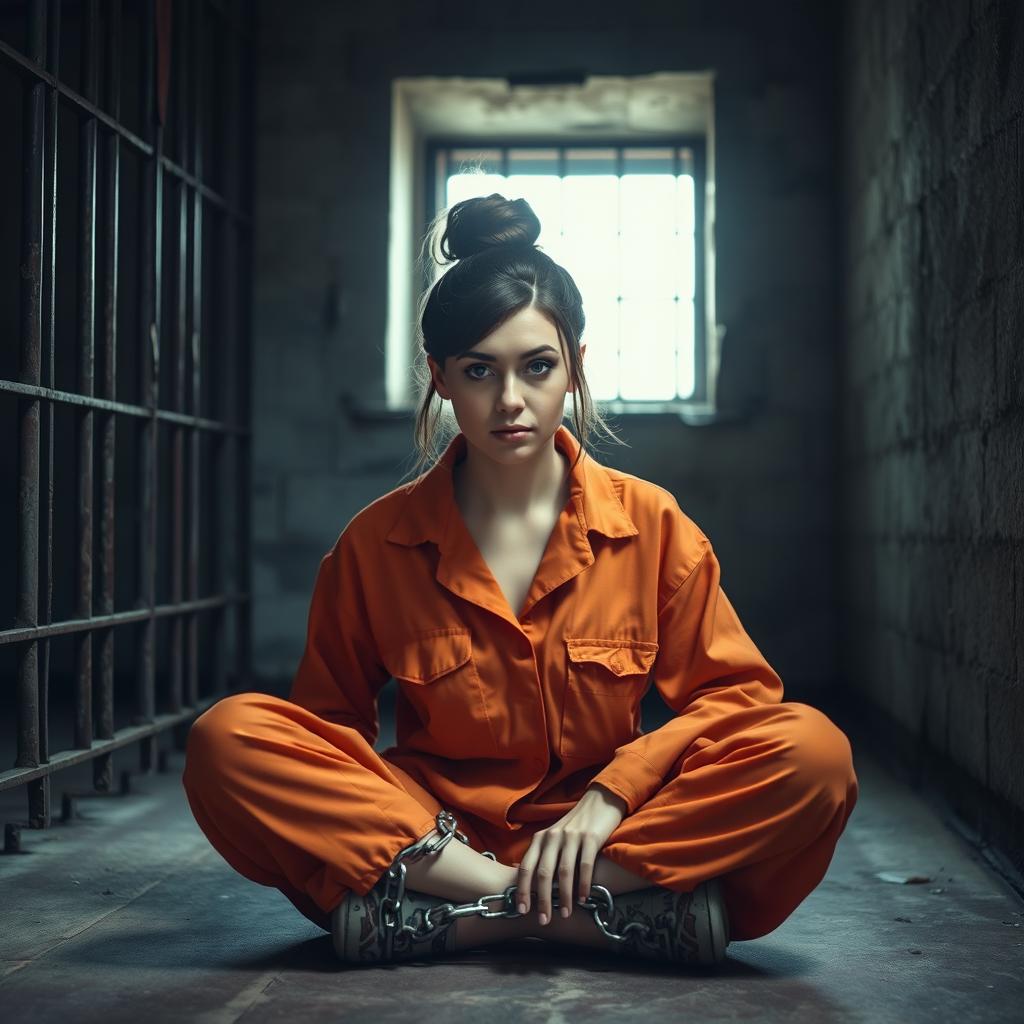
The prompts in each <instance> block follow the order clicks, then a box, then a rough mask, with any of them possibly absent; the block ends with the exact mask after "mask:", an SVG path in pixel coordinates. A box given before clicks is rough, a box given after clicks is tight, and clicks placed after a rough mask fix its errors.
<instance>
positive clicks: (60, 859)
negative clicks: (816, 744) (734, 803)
mask: <svg viewBox="0 0 1024 1024" xmlns="http://www.w3.org/2000/svg"><path fill="white" fill-rule="evenodd" d="M837 724H840V725H841V726H842V725H843V723H842V722H841V721H839V720H838V719H837ZM645 725H646V723H645ZM848 735H850V736H851V742H852V743H853V747H854V763H855V767H856V769H857V774H858V778H859V780H860V784H861V795H860V801H859V803H858V806H857V808H856V810H855V811H854V814H853V816H852V818H851V819H850V823H849V825H848V826H847V830H846V832H845V833H844V834H843V837H842V838H841V840H840V843H839V846H838V848H837V850H836V855H835V858H834V859H833V861H832V864H831V866H830V868H829V871H828V874H827V875H826V877H825V879H824V880H823V882H822V883H821V885H820V886H819V887H818V888H817V889H816V890H815V891H814V892H813V893H812V894H811V895H810V896H809V897H808V899H807V900H805V901H804V903H803V904H802V905H801V906H800V907H799V908H798V909H797V910H796V912H795V913H794V914H793V915H792V916H791V917H790V918H789V919H788V920H787V921H786V922H785V923H784V924H783V925H782V926H781V927H779V928H777V929H776V930H775V931H774V932H772V933H771V934H769V935H767V936H764V937H762V938H760V939H756V940H753V941H750V942H736V943H733V944H732V945H730V946H729V960H728V963H727V964H726V965H725V966H724V968H722V969H720V970H719V971H718V972H717V973H707V972H703V971H701V970H700V969H689V970H687V971H685V972H680V971H679V970H677V969H672V968H671V967H668V966H667V965H659V964H650V963H647V962H636V961H631V962H626V961H623V960H621V959H619V958H617V957H616V956H615V955H614V954H604V953H596V952H593V951H589V950H581V949H574V948H571V947H562V946H556V945H552V944H550V943H547V942H544V941H541V940H524V941H523V942H519V943H515V944H507V945H505V946H500V947H489V948H482V949H479V950H474V951H469V952H465V953H460V954H457V955H456V957H455V958H453V959H450V960H447V961H444V962H442V961H421V962H414V963H408V964H398V965H391V966H385V967H351V966H349V965H346V964H341V963H339V962H337V961H336V960H335V959H334V957H333V952H332V949H331V944H330V938H329V936H328V935H327V934H326V933H325V932H322V931H320V930H319V929H318V928H316V927H315V926H314V925H312V924H310V923H309V922H308V921H306V919H305V918H303V917H301V916H300V915H299V914H298V913H297V912H296V911H295V909H294V908H293V907H292V905H291V904H290V903H289V902H288V901H287V900H286V899H285V897H284V896H283V895H281V894H280V893H278V892H277V891H276V890H274V889H270V888H265V887H262V886H259V885H256V884H254V883H252V882H249V881H248V880H246V879H244V878H242V877H241V876H240V875H238V874H236V873H235V872H234V871H233V870H232V869H231V868H230V867H228V865H227V864H226V863H225V862H224V861H223V860H221V858H220V856H219V855H218V854H217V853H216V852H215V851H214V850H213V849H212V848H211V847H210V846H209V844H208V843H207V841H206V839H205V837H204V836H203V835H202V833H201V832H200V831H199V829H198V827H197V826H196V824H195V822H194V820H193V819H192V817H191V814H190V813H189V810H188V806H187V804H186V802H185V798H184V793H183V791H182V789H181V786H180V782H179V779H180V773H181V768H182V762H183V755H182V754H180V753H176V752H172V753H171V754H170V757H169V770H168V771H167V772H166V773H165V774H159V773H154V774H150V775H148V776H136V777H134V779H133V791H132V792H131V793H130V794H129V795H127V796H120V795H118V796H113V797H90V798H87V799H82V800H80V801H79V802H78V805H77V808H78V810H77V813H78V816H77V817H76V818H75V819H74V820H73V821H71V822H69V823H67V824H62V823H61V822H60V821H59V812H60V793H61V791H62V789H65V788H69V787H77V786H84V785H85V783H87V782H88V780H89V769H88V768H85V769H84V770H83V769H72V770H69V771H67V772H62V773H61V774H60V775H58V776H56V777H55V778H54V789H53V798H54V804H55V807H56V819H57V820H55V822H54V825H53V827H52V828H51V829H49V830H39V831H33V830H29V829H24V830H23V831H22V847H23V852H22V853H21V854H12V855H9V856H0V900H2V904H0V914H2V921H3V928H2V929H0V1008H2V1011H3V1015H4V1017H5V1018H6V1019H8V1020H19V1019H31V1020H35V1021H44V1022H45V1021H52V1020H58V1019H59V1020H62V1021H73V1022H76V1024H77V1022H80V1021H81V1022H85V1021H100V1020H103V1021H104V1022H115V1021H119V1020H125V1021H127V1020H132V1021H135V1020H137V1019H138V1018H139V1017H140V1015H142V1016H144V1017H145V1018H146V1019H147V1021H148V1022H158V1021H164V1020H188V1021H198V1022H210V1024H214V1022H216V1024H220V1022H228V1021H236V1020H242V1019H244V1020H246V1021H255V1020H267V1021H271V1020H285V1019H288V1020H291V1019H295V1018H301V1019H302V1020H303V1021H314V1022H315V1021H320V1020H333V1019H336V1018H339V1017H341V1018H343V1019H344V1020H346V1021H358V1020H369V1019H371V1018H372V1019H373V1020H374V1021H381V1022H386V1021H391V1020H395V1021H406V1020H409V1019H411V1017H412V1015H413V1014H415V1013H417V1012H422V1009H423V1007H424V1005H426V1006H429V1008H430V1011H431V1012H432V1013H441V1014H443V1017H444V1019H445V1021H447V1022H452V1021H463V1020H466V1021H477V1020H479V1019H481V1018H484V1017H486V1019H488V1020H490V1021H492V1022H494V1024H498V1022H503V1021H562V1020H563V1019H566V1018H570V1017H573V1016H576V1015H586V1018H587V1020H588V1021H589V1022H590V1024H596V1022H600V1021H606V1020H607V1021H616V1022H622V1021H631V1020H634V1019H636V1020H640V1019H645V1020H647V1019H650V1017H651V1015H652V1014H654V1015H657V1016H659V1017H670V1016H675V1015H677V1014H678V1015H684V1014H685V1015H686V1016H687V1017H690V1018H692V1019H695V1020H700V1021H701V1022H702V1024H712V1022H717V1021H736V1020H755V1021H766V1022H773V1021H776V1020H778V1021H786V1022H787V1024H792V1022H793V1021H809V1022H810V1021H813V1022H816V1024H820V1022H830V1021H871V1022H873V1024H884V1022H890V1021H891V1022H894V1024H896V1022H898V1024H908V1022H916V1021H929V1022H936V1021H939V1022H941V1021H957V1022H968V1021H984V1022H993V1021H1013V1022H1018V1024H1019V1022H1020V1021H1022V1020H1024V1010H1022V1007H1024V927H1022V925H1024V904H1022V903H1021V901H1020V900H1019V899H1018V898H1017V896H1016V895H1015V893H1014V891H1013V889H1012V888H1011V887H1010V886H1008V885H1007V884H1006V883H1005V882H1004V881H1003V880H1002V879H1001V878H1000V877H999V875H998V874H996V873H995V872H993V871H992V870H991V868H990V867H989V866H988V864H987V863H986V862H985V860H984V859H983V858H982V857H981V856H980V855H979V854H978V853H976V852H975V851H974V849H973V848H972V847H971V846H969V845H968V844H967V843H966V842H965V841H964V840H963V839H962V838H961V837H960V835H958V834H957V832H955V831H954V830H952V829H950V828H949V827H947V826H946V825H945V824H944V823H943V820H942V818H941V816H940V814H939V813H938V812H937V811H936V810H934V809H933V808H932V806H931V805H930V804H928V803H926V802H924V801H923V800H922V799H921V798H920V797H918V796H917V795H916V794H915V793H914V792H913V791H911V790H910V789H908V788H907V787H906V785H904V784H903V783H901V782H900V781H899V780H898V779H896V778H894V777H892V776H890V775H888V774H886V772H885V770H884V769H883V768H882V767H881V766H880V764H879V762H878V761H876V760H875V759H874V757H873V756H872V755H871V753H870V751H869V750H868V749H867V748H866V747H865V746H864V745H862V744H861V743H860V742H859V741H858V739H857V737H856V735H854V734H853V733H851V732H849V731H848ZM131 756H133V755H129V754H128V753H125V754H122V755H121V757H120V758H118V759H116V766H117V769H118V771H120V770H121V769H122V768H131V767H134V765H133V764H132V763H131V762H130V757H131ZM6 763H11V762H10V761H7V762H6ZM76 773H78V774H76ZM0 810H2V812H3V820H4V821H5V822H7V821H14V820H20V819H23V818H24V815H25V805H24V792H23V790H14V791H7V792H4V793H0ZM887 871H888V872H906V873H916V874H921V875H924V876H927V877H928V879H929V880H930V881H928V882H926V883H921V884H894V883H892V882H886V881H883V880H881V879H880V878H879V877H878V875H879V873H880V872H887ZM423 1000H426V1001H427V1002H426V1003H425V1004H424V1002H423Z"/></svg>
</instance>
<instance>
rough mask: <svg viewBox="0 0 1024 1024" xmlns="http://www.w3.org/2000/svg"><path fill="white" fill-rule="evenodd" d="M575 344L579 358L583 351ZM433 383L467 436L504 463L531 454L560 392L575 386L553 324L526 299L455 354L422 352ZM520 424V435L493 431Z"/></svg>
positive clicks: (544, 435)
mask: <svg viewBox="0 0 1024 1024" xmlns="http://www.w3.org/2000/svg"><path fill="white" fill-rule="evenodd" d="M586 347H587V346H586V345H581V346H580V358H581V359H582V357H583V353H584V352H585V351H586ZM427 364H428V365H429V367H430V372H431V375H432V376H433V379H434V387H435V388H436V389H437V393H438V394H439V395H440V396H441V397H442V398H447V399H449V400H450V401H451V403H452V410H453V412H454V413H455V419H456V420H457V421H458V424H459V428H460V429H461V430H462V432H463V434H465V435H466V440H467V441H468V442H469V443H470V444H473V445H475V446H476V447H477V448H479V449H480V450H481V451H482V452H484V453H485V454H487V455H488V456H489V457H491V458H494V459H496V460H498V461H502V462H507V461H512V460H520V461H521V460H523V459H526V458H529V457H531V456H534V455H536V454H537V452H538V451H539V450H540V449H541V448H542V447H543V446H544V445H546V444H547V443H548V441H549V440H550V438H551V437H552V436H553V435H554V433H555V431H556V430H557V429H558V426H559V424H560V423H561V422H562V413H563V409H564V404H565V395H566V393H567V392H569V391H572V390H573V388H572V386H571V384H570V380H569V366H568V364H567V362H566V357H565V353H564V352H563V351H562V346H561V344H560V342H559V338H558V331H557V330H556V329H555V325H554V324H553V323H552V322H551V321H550V320H549V319H548V318H547V317H546V316H544V314H543V313H541V312H540V311H539V310H537V309H535V308H534V307H532V306H528V307H526V308H525V309H521V310H520V311H519V312H518V313H516V315H515V316H513V317H510V318H509V319H508V320H506V321H505V322H504V323H503V324H502V325H501V326H500V327H498V328H497V329H496V330H494V331H492V332H491V333H490V334H488V335H487V337H486V338H484V339H483V340H481V341H479V342H478V343H477V344H476V345H474V346H473V347H472V348H471V349H470V350H469V351H468V352H465V353H463V354H462V355H460V356H449V357H448V358H447V359H445V367H444V370H443V372H442V370H441V367H440V366H439V364H438V363H437V361H436V360H435V359H434V358H433V357H432V356H429V355H428V356H427ZM514 424H515V425H522V426H524V427H527V428H528V432H527V433H526V434H524V435H523V436H522V437H521V438H513V439H509V440H502V439H501V437H499V436H498V435H496V434H495V433H494V431H496V430H498V429H499V428H501V427H509V426H512V425H514Z"/></svg>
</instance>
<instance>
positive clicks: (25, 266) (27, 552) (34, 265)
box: [14, 0, 46, 818]
mask: <svg viewBox="0 0 1024 1024" xmlns="http://www.w3.org/2000/svg"><path fill="white" fill-rule="evenodd" d="M28 45H29V51H30V53H31V54H32V59H33V60H35V61H38V62H39V63H40V64H45V61H46V8H45V6H44V4H43V2H42V0H33V2H32V6H31V8H30V12H29V35H28ZM45 92H46V87H45V86H44V85H42V84H39V83H33V84H32V85H31V86H30V87H29V88H28V89H26V91H25V98H24V144H23V145H24V154H25V159H24V170H23V173H22V184H21V190H22V219H21V324H20V334H21V347H20V352H19V364H20V365H19V370H18V372H19V374H20V375H21V376H22V377H24V378H25V379H27V380H28V381H30V382H32V383H38V382H39V379H40V348H41V345H42V273H43V259H42V247H43V156H44V145H45V139H44V133H45V127H44V121H43V115H44V111H45V100H46V95H45ZM18 421H19V422H18V556H17V558H18V561H17V573H18V604H17V611H16V618H17V622H18V624H19V625H20V626H27V627H30V628H31V627H34V626H36V625H37V623H38V617H39V401H38V399H36V400H21V401H19V402H18ZM18 655H19V657H18V737H17V752H16V755H15V762H14V763H15V765H16V766H18V767H25V768H31V767H35V766H36V765H38V764H39V645H38V643H37V642H35V641H31V642H29V643H27V644H25V646H24V647H23V648H22V649H21V650H19V652H18ZM32 810H33V809H32V806H31V798H30V808H29V813H30V818H31V817H32Z"/></svg>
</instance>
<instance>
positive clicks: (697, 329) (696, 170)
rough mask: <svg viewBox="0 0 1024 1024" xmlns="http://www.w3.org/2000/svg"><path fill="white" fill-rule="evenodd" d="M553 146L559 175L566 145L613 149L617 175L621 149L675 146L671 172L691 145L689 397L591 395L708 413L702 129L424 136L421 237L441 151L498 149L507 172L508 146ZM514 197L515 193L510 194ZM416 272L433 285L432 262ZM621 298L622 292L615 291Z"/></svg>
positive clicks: (607, 402) (614, 409) (434, 209)
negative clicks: (631, 133) (659, 132)
mask: <svg viewBox="0 0 1024 1024" xmlns="http://www.w3.org/2000/svg"><path fill="white" fill-rule="evenodd" d="M531 147H537V148H543V149H557V150H558V151H559V164H560V170H559V174H560V176H564V173H565V151H566V150H567V149H588V148H595V149H597V148H601V149H615V150H616V174H617V175H618V176H620V177H621V175H622V167H623V150H624V149H648V148H650V149H664V148H666V147H672V148H673V149H675V150H676V151H677V152H676V156H675V166H676V171H675V173H676V174H677V175H678V174H679V173H681V172H680V170H679V167H680V159H679V154H678V150H679V149H683V148H686V149H690V150H691V151H692V153H693V179H694V346H693V349H694V358H693V362H694V367H693V369H694V390H693V394H692V395H690V396H689V397H687V398H674V399H601V400H597V399H595V404H596V405H598V406H600V408H601V409H602V411H604V412H607V413H612V414H619V413H642V414H652V413H677V414H693V413H694V412H695V411H696V410H700V413H701V414H705V415H706V414H708V413H710V411H711V408H712V402H711V397H710V382H709V380H708V343H709V338H708V331H709V330H710V329H711V328H710V326H709V325H708V323H707V224H706V189H707V140H706V138H705V137H704V136H703V135H698V134H693V133H679V134H673V135H665V136H654V137H644V138H642V139H639V138H636V137H628V136H614V137H609V138H599V137H575V136H574V137H572V138H565V137H562V136H560V137H558V138H544V137H538V136H523V137H517V136H506V135H503V136H500V137H498V138H485V137H479V136H472V137H459V136H433V137H431V138H429V139H427V140H425V142H424V158H425V159H424V171H425V189H424V205H423V219H422V221H421V223H420V230H419V237H420V238H423V237H424V236H425V235H426V232H427V231H428V229H429V227H430V223H431V221H432V220H433V218H434V217H435V216H436V215H437V214H438V212H439V211H440V210H441V209H442V208H443V206H444V201H445V200H444V196H443V194H442V190H443V184H442V182H443V181H444V180H445V179H444V178H442V177H441V176H439V175H438V173H437V165H438V158H439V154H441V153H442V152H443V151H444V150H450V149H462V150H465V149H470V150H473V149H477V150H499V151H500V152H501V171H500V173H501V174H502V175H504V176H507V175H508V151H509V150H510V149H529V148H531ZM509 198H514V197H511V196H510V197H509ZM421 270H422V275H421V277H420V278H419V286H420V290H421V292H422V291H423V290H424V289H426V288H429V287H430V286H431V283H432V282H431V272H432V271H431V268H430V267H429V266H427V267H423V268H421ZM618 298H619V301H621V296H619V297H618Z"/></svg>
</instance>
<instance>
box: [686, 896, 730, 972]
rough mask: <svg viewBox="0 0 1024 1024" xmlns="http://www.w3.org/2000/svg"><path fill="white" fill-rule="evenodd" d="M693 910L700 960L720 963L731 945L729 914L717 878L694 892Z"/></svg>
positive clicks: (704, 962)
mask: <svg viewBox="0 0 1024 1024" xmlns="http://www.w3.org/2000/svg"><path fill="white" fill-rule="evenodd" d="M693 895H694V899H693V904H692V906H691V908H690V909H691V912H692V913H693V915H694V917H695V918H696V921H697V938H698V940H699V941H698V944H697V948H698V949H699V951H700V955H699V959H698V962H699V963H702V964H720V963H723V962H724V961H725V958H726V957H725V949H726V947H727V946H728V945H729V916H728V913H727V912H726V909H725V900H724V899H723V898H722V887H721V885H720V884H719V882H718V879H717V878H711V879H708V880H707V881H706V882H702V883H701V884H700V885H699V886H698V887H697V889H696V891H695V892H694V894H693Z"/></svg>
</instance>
